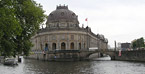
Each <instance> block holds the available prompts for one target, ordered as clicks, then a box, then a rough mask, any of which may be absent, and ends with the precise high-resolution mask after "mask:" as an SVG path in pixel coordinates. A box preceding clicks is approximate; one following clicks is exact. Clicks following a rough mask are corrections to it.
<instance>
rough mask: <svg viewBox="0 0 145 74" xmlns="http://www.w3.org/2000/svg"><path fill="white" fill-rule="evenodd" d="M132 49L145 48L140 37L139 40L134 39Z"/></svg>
mask: <svg viewBox="0 0 145 74" xmlns="http://www.w3.org/2000/svg"><path fill="white" fill-rule="evenodd" d="M132 47H133V48H141V47H145V44H144V38H143V37H141V38H139V39H136V40H134V41H133V42H132Z"/></svg>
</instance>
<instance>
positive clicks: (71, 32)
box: [31, 5, 108, 51]
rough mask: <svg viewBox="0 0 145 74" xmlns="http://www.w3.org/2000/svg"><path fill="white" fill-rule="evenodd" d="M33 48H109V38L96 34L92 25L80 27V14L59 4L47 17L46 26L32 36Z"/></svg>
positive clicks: (50, 49)
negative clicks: (92, 29)
mask: <svg viewBox="0 0 145 74" xmlns="http://www.w3.org/2000/svg"><path fill="white" fill-rule="evenodd" d="M31 41H32V43H33V44H34V46H33V47H32V50H45V49H46V50H49V51H52V50H88V49H90V48H98V49H101V50H105V49H107V46H108V40H107V39H106V38H105V37H104V35H101V34H94V33H93V32H92V31H91V28H90V27H88V26H87V27H85V28H84V27H80V26H79V21H78V15H76V14H75V13H74V12H73V11H71V10H69V9H68V6H65V5H64V6H61V5H60V6H57V7H56V10H54V11H52V12H51V13H50V14H49V16H48V17H47V22H46V27H45V28H42V29H40V30H39V31H38V32H37V33H36V34H35V35H34V36H33V37H32V38H31Z"/></svg>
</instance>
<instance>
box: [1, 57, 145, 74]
mask: <svg viewBox="0 0 145 74" xmlns="http://www.w3.org/2000/svg"><path fill="white" fill-rule="evenodd" d="M0 74H145V63H143V62H128V61H78V62H48V61H40V60H39V61H38V60H30V59H24V60H23V62H22V63H19V65H18V66H4V65H3V64H0Z"/></svg>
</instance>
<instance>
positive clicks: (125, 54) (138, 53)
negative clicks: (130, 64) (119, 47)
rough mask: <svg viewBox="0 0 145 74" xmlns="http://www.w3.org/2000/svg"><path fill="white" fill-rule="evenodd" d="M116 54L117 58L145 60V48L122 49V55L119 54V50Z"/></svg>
mask: <svg viewBox="0 0 145 74" xmlns="http://www.w3.org/2000/svg"><path fill="white" fill-rule="evenodd" d="M115 54H116V55H115V60H124V61H145V50H133V51H121V56H119V51H117V52H116V53H115Z"/></svg>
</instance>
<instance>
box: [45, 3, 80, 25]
mask: <svg viewBox="0 0 145 74" xmlns="http://www.w3.org/2000/svg"><path fill="white" fill-rule="evenodd" d="M61 21H63V22H73V21H77V22H78V16H77V15H76V14H75V13H74V12H73V11H71V10H69V9H68V6H61V5H60V6H57V7H56V10H54V11H52V12H51V13H50V14H49V16H48V18H47V22H61Z"/></svg>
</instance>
